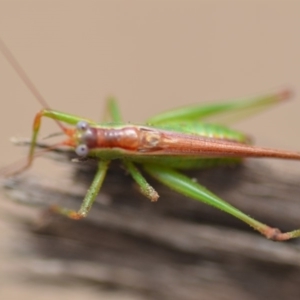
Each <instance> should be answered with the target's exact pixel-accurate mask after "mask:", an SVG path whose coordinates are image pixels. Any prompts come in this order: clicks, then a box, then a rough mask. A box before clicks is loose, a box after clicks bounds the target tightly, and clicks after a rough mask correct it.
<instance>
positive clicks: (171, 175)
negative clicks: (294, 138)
mask: <svg viewBox="0 0 300 300" xmlns="http://www.w3.org/2000/svg"><path fill="white" fill-rule="evenodd" d="M0 50H1V52H2V53H3V55H4V56H5V57H6V58H7V60H8V61H9V63H10V64H11V65H12V67H13V68H14V69H15V71H16V72H17V74H18V75H19V76H20V78H21V79H22V80H23V81H24V83H25V84H26V85H27V87H28V88H29V89H30V90H31V92H32V93H33V94H34V95H35V97H36V98H37V99H38V101H39V102H40V103H41V104H42V105H43V106H44V109H43V110H41V111H40V112H39V113H38V114H37V115H36V117H35V119H34V124H33V135H32V139H31V146H30V151H29V155H28V161H27V164H26V165H25V166H24V167H23V168H22V169H20V170H19V171H18V172H16V173H19V172H21V171H23V170H25V169H27V168H29V167H30V166H31V164H32V162H33V160H34V158H35V147H36V143H37V138H38V133H39V130H40V125H41V120H42V118H43V117H48V118H51V119H53V120H54V121H56V123H57V124H58V126H59V127H60V128H61V129H62V131H63V132H64V133H65V135H66V136H67V138H66V139H65V140H64V141H63V142H61V143H60V144H59V145H56V146H52V147H49V150H51V149H53V148H54V147H58V146H67V147H70V148H71V149H74V151H75V152H76V154H77V155H78V156H79V157H92V158H96V159H97V161H98V170H97V172H96V175H95V177H94V180H93V182H92V184H91V186H90V188H89V189H88V191H87V193H86V196H85V198H84V200H83V203H82V205H81V207H80V209H79V210H78V211H77V212H76V211H73V210H69V209H66V208H61V207H58V206H55V207H53V210H55V211H56V212H58V213H61V214H63V215H66V216H68V217H71V218H74V219H80V218H83V217H85V216H86V215H87V214H88V212H89V210H90V209H91V206H92V204H93V202H94V200H95V198H96V196H97V194H98V192H99V190H100V188H101V186H102V183H103V181H104V178H105V175H106V172H107V169H108V166H109V163H110V161H111V160H114V159H118V160H120V161H121V162H122V164H123V166H124V167H125V169H126V170H127V171H128V172H129V174H130V175H131V176H132V178H133V179H134V180H135V181H136V183H137V184H138V185H139V186H140V190H141V192H142V193H143V194H144V195H145V196H146V197H148V198H150V199H151V201H156V200H157V199H158V197H159V195H158V193H157V192H156V191H155V190H154V188H153V187H152V186H150V185H149V184H148V182H147V180H146V179H145V178H144V176H143V175H142V173H141V172H140V171H139V169H138V168H137V166H136V165H138V166H140V167H141V168H142V169H143V170H144V171H145V172H146V173H148V174H149V175H151V176H153V177H154V178H156V179H157V180H158V181H160V182H161V183H163V184H165V185H167V186H168V187H170V188H171V189H173V190H174V191H177V192H178V193H181V194H183V195H185V196H187V197H190V198H192V199H195V200H197V201H201V202H204V203H207V204H208V205H211V206H214V207H216V208H218V209H220V210H223V211H224V212H226V213H229V214H231V215H233V216H234V217H236V218H238V219H240V220H242V221H243V222H245V223H247V224H249V225H250V226H252V227H253V228H254V229H256V230H258V231H259V232H260V233H262V234H263V235H265V236H266V237H267V238H269V239H273V240H277V241H283V240H288V239H291V238H296V237H299V236H300V229H297V230H294V231H291V232H287V233H281V232H280V231H279V230H278V229H276V228H272V227H269V226H267V225H265V224H263V223H260V222H258V221H256V220H255V219H253V218H251V217H249V216H247V215H246V214H244V213H243V212H241V211H240V210H238V209H237V208H235V207H233V206H232V205H230V204H229V203H227V202H226V201H224V200H222V199H221V198H219V197H218V196H216V195H214V194H213V193H212V192H210V191H208V190H207V189H206V188H204V187H203V186H202V185H201V184H199V183H197V182H195V181H194V180H192V179H191V178H189V177H187V176H186V175H184V174H182V173H181V172H180V170H182V169H191V168H204V167H207V166H215V165H220V164H228V163H229V162H239V161H240V160H241V158H243V157H273V158H284V159H295V160H300V154H299V153H298V152H292V151H283V150H276V149H267V148H260V147H255V146H252V145H250V144H249V139H248V137H247V136H246V135H245V134H243V133H240V132H238V131H235V130H231V129H229V128H227V127H225V126H223V125H224V124H223V122H224V119H226V118H227V117H228V115H230V118H232V115H233V116H234V117H235V118H239V117H240V116H242V115H245V114H246V115H249V114H251V113H254V112H256V111H260V110H262V109H264V108H267V107H269V106H271V105H273V104H275V103H278V102H280V101H282V100H285V99H287V98H289V96H290V93H289V91H282V92H280V93H275V94H270V95H266V96H263V97H254V98H252V99H248V100H244V101H235V102H229V103H221V104H214V105H196V106H192V107H186V108H183V109H178V110H174V111H170V112H167V113H164V114H161V115H158V116H155V117H153V118H151V119H149V120H148V121H147V122H146V125H133V124H124V122H123V120H122V118H121V115H120V112H119V109H118V107H117V104H116V102H115V101H114V100H113V99H111V100H110V101H109V102H108V106H107V112H108V115H109V120H107V121H109V123H108V122H106V123H97V122H94V121H92V120H89V119H85V118H82V117H78V116H74V115H71V114H67V113H62V112H59V111H55V110H52V109H50V108H49V107H48V105H47V103H46V101H45V100H44V98H43V97H42V96H41V94H40V93H39V92H38V90H37V89H36V87H35V86H34V85H33V83H32V82H31V80H30V79H29V78H28V76H27V75H26V73H25V72H24V70H23V69H22V68H21V66H20V65H19V63H18V62H17V61H16V59H15V58H14V57H13V55H12V54H11V53H10V51H9V50H8V48H7V47H6V46H5V44H4V43H3V42H2V41H1V39H0ZM211 118H214V119H215V120H216V124H217V125H215V124H214V123H211V122H210V119H211ZM62 123H66V124H68V125H70V126H69V127H65V126H64V125H63V124H62ZM74 126H75V127H74Z"/></svg>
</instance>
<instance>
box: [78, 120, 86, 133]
mask: <svg viewBox="0 0 300 300" xmlns="http://www.w3.org/2000/svg"><path fill="white" fill-rule="evenodd" d="M76 128H77V129H78V130H80V131H86V130H87V129H88V128H89V124H88V123H87V122H85V121H79V122H78V123H77V124H76Z"/></svg>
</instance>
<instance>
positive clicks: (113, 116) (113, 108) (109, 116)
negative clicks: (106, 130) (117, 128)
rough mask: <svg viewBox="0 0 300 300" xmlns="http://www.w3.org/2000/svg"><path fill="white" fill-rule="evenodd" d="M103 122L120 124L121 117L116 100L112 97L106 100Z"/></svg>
mask: <svg viewBox="0 0 300 300" xmlns="http://www.w3.org/2000/svg"><path fill="white" fill-rule="evenodd" d="M104 116H105V117H104V121H108V120H109V121H112V122H114V123H121V122H122V116H121V112H120V109H119V106H118V103H117V100H116V99H115V98H114V97H109V98H107V100H106V108H105V115H104Z"/></svg>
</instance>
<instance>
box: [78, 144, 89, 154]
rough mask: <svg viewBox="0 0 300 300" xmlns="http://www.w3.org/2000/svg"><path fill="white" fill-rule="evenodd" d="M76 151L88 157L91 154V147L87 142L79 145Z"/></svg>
mask: <svg viewBox="0 0 300 300" xmlns="http://www.w3.org/2000/svg"><path fill="white" fill-rule="evenodd" d="M75 153H76V154H77V155H78V156H80V157H86V156H87V155H88V154H89V148H88V146H87V145H85V144H81V145H78V146H77V147H76V149H75Z"/></svg>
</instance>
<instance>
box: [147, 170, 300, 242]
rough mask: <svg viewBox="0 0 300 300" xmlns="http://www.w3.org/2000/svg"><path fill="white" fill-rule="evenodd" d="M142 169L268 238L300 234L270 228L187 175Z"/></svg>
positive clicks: (172, 171)
mask: <svg viewBox="0 0 300 300" xmlns="http://www.w3.org/2000/svg"><path fill="white" fill-rule="evenodd" d="M144 169H145V171H146V172H148V173H149V174H150V175H151V176H153V177H154V178H156V179H157V180H158V181H160V182H161V183H163V184H165V185H166V186H168V187H169V188H171V189H172V190H174V191H176V192H178V193H180V194H182V195H184V196H187V197H189V198H192V199H195V200H198V201H201V202H204V203H206V204H208V205H211V206H214V207H216V208H218V209H220V210H223V211H224V212H226V213H228V214H231V215H233V216H234V217H236V218H238V219H240V220H241V221H243V222H245V223H247V224H248V225H250V226H251V227H253V228H254V229H255V230H257V231H259V232H260V233H261V234H262V235H264V236H265V237H267V238H268V239H271V240H274V241H284V240H288V239H292V238H296V237H299V236H300V229H298V230H294V231H291V232H286V233H281V232H280V230H279V229H277V228H272V227H270V226H268V225H265V224H263V223H261V222H259V221H256V220H255V219H253V218H251V217H249V216H247V215H246V214H244V213H243V212H241V211H240V210H238V209H237V208H235V207H234V206H232V205H230V204H229V203H227V202H226V201H224V200H222V199H221V198H219V197H217V196H216V195H214V194H213V193H212V192H210V191H209V190H207V189H206V188H204V187H203V186H201V185H200V184H198V183H196V182H194V181H193V180H192V179H190V178H188V177H187V176H185V175H183V174H181V173H179V172H177V171H175V170H173V169H170V168H166V167H161V166H155V165H144Z"/></svg>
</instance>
